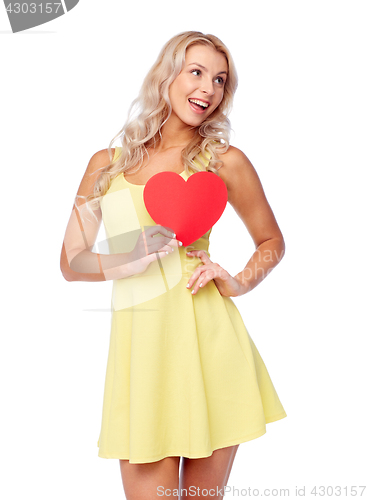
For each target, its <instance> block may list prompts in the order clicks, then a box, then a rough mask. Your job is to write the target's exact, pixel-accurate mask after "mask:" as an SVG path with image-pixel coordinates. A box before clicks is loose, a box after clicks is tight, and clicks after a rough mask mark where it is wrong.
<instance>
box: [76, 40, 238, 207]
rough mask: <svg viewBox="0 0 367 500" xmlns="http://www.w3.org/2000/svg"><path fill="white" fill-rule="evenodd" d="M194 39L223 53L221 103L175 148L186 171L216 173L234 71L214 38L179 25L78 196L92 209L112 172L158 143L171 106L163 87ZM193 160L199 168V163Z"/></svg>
mask: <svg viewBox="0 0 367 500" xmlns="http://www.w3.org/2000/svg"><path fill="white" fill-rule="evenodd" d="M197 44H203V45H207V46H209V47H212V48H214V49H215V50H217V51H218V52H221V53H222V54H224V56H225V57H226V59H227V63H228V76H227V79H226V83H225V87H224V94H223V99H222V101H221V103H220V104H219V106H218V107H217V108H216V109H215V110H214V111H213V113H212V114H211V115H209V116H208V118H207V119H206V120H204V122H203V123H202V124H201V125H200V126H199V127H197V128H196V129H195V133H194V136H193V138H192V140H191V141H190V142H189V144H187V146H186V147H185V148H184V149H183V151H182V153H181V158H182V162H183V165H184V168H185V171H186V173H187V174H188V173H189V171H188V170H189V168H190V169H191V170H193V171H194V172H198V171H200V170H203V169H206V170H207V171H211V172H214V173H216V174H217V169H216V168H215V166H216V165H218V164H220V163H223V162H220V161H219V158H218V152H220V153H225V152H226V151H227V150H228V148H229V136H230V131H231V126H230V121H229V119H228V116H227V115H228V114H229V113H230V111H231V109H232V105H233V98H234V94H235V91H236V89H237V84H238V77H237V72H236V69H235V66H234V62H233V59H232V56H231V54H230V52H229V50H228V49H227V47H226V46H225V45H224V43H223V42H222V41H221V40H219V38H217V37H216V36H214V35H210V34H208V35H205V34H203V33H201V32H200V31H185V32H183V33H179V34H178V35H176V36H174V37H173V38H171V39H170V40H169V41H168V42H167V43H166V44H165V45H164V47H163V48H162V50H161V52H160V54H159V56H158V58H157V60H156V62H155V63H154V65H153V66H152V68H151V69H150V71H149V72H148V74H147V76H146V77H145V79H144V82H143V85H142V87H141V90H140V92H139V95H138V97H137V98H136V99H135V100H134V101H133V102H132V104H131V106H130V108H129V111H128V118H127V121H126V123H125V125H124V126H123V128H122V129H121V130H120V131H119V132H118V133H117V134H116V135H115V137H114V138H113V139H112V140H111V142H110V144H109V146H108V153H109V156H110V161H111V163H110V164H109V165H107V166H105V167H102V168H101V169H100V170H101V173H100V175H99V177H98V179H97V180H96V182H95V184H94V190H93V193H92V194H89V195H88V196H86V197H81V198H85V199H86V204H87V205H88V210H89V204H90V205H91V207H92V208H93V209H96V208H98V206H99V200H100V199H101V198H103V196H104V195H105V194H106V192H107V191H108V189H109V187H110V185H111V182H112V180H113V179H114V178H115V177H117V176H118V175H119V174H121V173H122V172H126V171H128V170H131V169H132V168H133V167H135V166H136V165H138V169H139V168H140V167H141V165H142V163H143V158H144V156H145V155H148V157H149V153H148V150H147V148H149V147H151V146H154V145H156V144H157V143H159V141H160V139H161V137H162V136H161V128H162V126H163V125H164V124H165V123H166V121H167V120H168V118H169V117H170V115H171V112H172V107H171V102H170V99H169V87H170V85H171V83H172V82H173V81H174V80H175V78H176V77H177V76H178V75H179V74H180V72H181V70H182V68H183V66H184V62H185V55H186V50H187V49H188V48H189V47H191V46H192V45H197ZM134 116H135V117H134ZM117 140H120V141H121V145H122V150H121V154H120V155H119V157H118V158H116V160H114V161H113V155H112V151H111V147H112V146H113V144H114V143H115V142H116V141H117ZM208 156H209V157H210V160H209V163H208V165H207V166H206V165H205V163H204V162H203V161H202V158H203V157H204V158H208ZM194 160H195V161H196V162H198V163H199V165H201V166H202V167H203V168H202V169H199V168H198V166H197V165H196V164H195V162H194ZM218 168H219V167H218ZM217 175H218V174H217ZM89 202H90V203H89ZM89 211H90V210H89Z"/></svg>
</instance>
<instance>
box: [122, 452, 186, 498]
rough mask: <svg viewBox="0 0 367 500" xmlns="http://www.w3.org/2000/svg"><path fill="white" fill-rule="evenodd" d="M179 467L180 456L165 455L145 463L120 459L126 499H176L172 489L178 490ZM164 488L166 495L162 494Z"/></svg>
mask: <svg viewBox="0 0 367 500" xmlns="http://www.w3.org/2000/svg"><path fill="white" fill-rule="evenodd" d="M179 467H180V457H166V458H163V459H162V460H159V461H157V462H151V463H146V464H131V463H130V462H129V461H128V460H120V470H121V478H122V483H123V487H124V491H125V496H126V500H152V499H154V498H157V499H158V498H171V499H178V498H179V497H178V496H177V495H174V491H173V490H178V484H179ZM159 487H160V488H159ZM166 490H168V491H167V492H166V493H167V495H164V494H163V492H165V491H166ZM158 493H159V495H158Z"/></svg>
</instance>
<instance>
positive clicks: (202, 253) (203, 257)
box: [186, 250, 211, 264]
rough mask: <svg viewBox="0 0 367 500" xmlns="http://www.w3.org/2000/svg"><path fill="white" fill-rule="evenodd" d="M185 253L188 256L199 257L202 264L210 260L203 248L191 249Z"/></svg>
mask: <svg viewBox="0 0 367 500" xmlns="http://www.w3.org/2000/svg"><path fill="white" fill-rule="evenodd" d="M186 254H187V255H189V256H195V257H199V258H200V259H201V260H202V261H203V262H204V264H209V263H210V262H211V260H210V259H209V257H208V254H207V253H206V252H205V250H191V252H186Z"/></svg>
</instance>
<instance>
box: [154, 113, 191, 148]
mask: <svg viewBox="0 0 367 500" xmlns="http://www.w3.org/2000/svg"><path fill="white" fill-rule="evenodd" d="M195 131H196V127H192V126H190V125H186V123H183V122H182V121H181V120H180V119H179V118H178V116H176V115H173V114H172V115H171V116H170V117H169V119H168V120H167V122H166V123H165V124H164V125H163V127H162V130H161V133H162V139H161V140H160V142H159V145H158V148H159V150H161V151H162V150H165V149H169V148H175V147H182V148H184V147H185V146H186V145H187V144H188V143H189V142H190V141H191V140H192V138H193V137H194V135H195Z"/></svg>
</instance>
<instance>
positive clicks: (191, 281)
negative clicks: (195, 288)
mask: <svg viewBox="0 0 367 500" xmlns="http://www.w3.org/2000/svg"><path fill="white" fill-rule="evenodd" d="M205 271H207V267H205V265H203V266H198V267H197V268H196V269H195V271H194V272H193V273H192V275H191V276H190V278H189V281H188V282H187V285H186V288H191V287H192V285H193V284H194V283H195V281H196V280H198V279H199V278H200V276H201V274H202V273H204V272H205Z"/></svg>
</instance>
